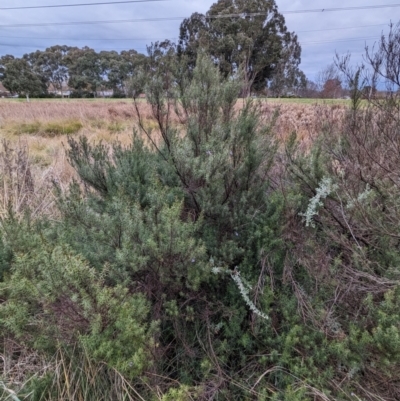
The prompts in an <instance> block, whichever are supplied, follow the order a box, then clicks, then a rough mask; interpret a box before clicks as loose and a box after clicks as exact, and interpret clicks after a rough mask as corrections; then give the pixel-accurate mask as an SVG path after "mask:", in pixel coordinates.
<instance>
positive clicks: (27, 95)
mask: <svg viewBox="0 0 400 401" xmlns="http://www.w3.org/2000/svg"><path fill="white" fill-rule="evenodd" d="M26 101H27V102H28V103H29V93H27V94H26Z"/></svg>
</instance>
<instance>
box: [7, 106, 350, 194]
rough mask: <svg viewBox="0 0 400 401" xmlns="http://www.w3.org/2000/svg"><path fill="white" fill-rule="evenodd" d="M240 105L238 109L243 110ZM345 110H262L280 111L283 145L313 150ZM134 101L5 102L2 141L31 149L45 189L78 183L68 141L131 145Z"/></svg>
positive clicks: (147, 113)
mask: <svg viewBox="0 0 400 401" xmlns="http://www.w3.org/2000/svg"><path fill="white" fill-rule="evenodd" d="M241 102H242V101H239V102H238V105H237V108H238V109H239V108H240V107H241ZM138 107H139V110H140V113H141V114H142V116H143V121H144V125H145V127H146V128H151V129H152V130H153V132H154V131H155V132H156V131H157V123H156V122H155V121H154V120H153V119H152V117H151V107H150V105H149V104H148V103H146V102H145V101H141V102H139V103H138ZM345 107H346V106H345V105H344V104H332V105H326V104H321V103H319V104H300V103H296V102H293V103H288V102H287V101H286V102H278V101H273V102H271V101H269V100H267V101H262V102H260V108H261V112H262V114H263V116H265V118H267V119H268V118H271V117H272V116H273V115H274V113H276V112H277V111H279V117H278V119H277V122H276V127H275V133H276V135H278V138H279V140H281V141H283V142H284V141H286V139H287V138H288V137H289V136H290V134H292V133H293V132H295V133H296V135H297V138H298V139H299V141H300V143H301V144H302V145H303V146H304V147H305V148H309V147H310V144H311V143H312V142H313V141H314V140H315V138H316V137H317V136H318V135H319V133H320V132H321V130H322V126H321V124H322V123H321V121H327V120H329V121H333V120H335V121H339V120H340V119H341V118H342V116H343V112H344V110H345ZM135 116H136V114H135V110H134V106H133V104H132V101H131V100H114V101H104V100H82V99H63V100H37V101H35V100H34V101H32V102H30V103H27V102H19V101H13V100H11V101H10V100H6V99H1V100H0V140H4V139H6V140H7V141H8V142H9V143H10V144H11V145H12V146H14V147H19V148H20V147H21V146H22V145H21V144H23V147H25V148H26V152H27V154H29V161H30V169H31V172H32V175H33V180H34V182H35V183H39V184H35V185H36V186H37V185H40V186H41V187H44V185H45V184H48V181H49V180H50V179H56V180H57V181H59V182H60V184H61V185H67V183H68V182H69V181H70V180H71V178H72V177H73V174H74V172H73V170H72V168H71V167H70V166H69V165H68V163H67V160H66V157H65V147H66V143H67V141H66V136H67V135H84V136H86V137H87V138H88V139H89V141H90V142H97V141H103V142H106V143H111V142H113V141H114V140H118V141H120V142H121V143H122V144H126V145H127V144H129V143H130V141H131V135H132V131H133V128H134V127H135V126H136V124H137V119H136V117H135Z"/></svg>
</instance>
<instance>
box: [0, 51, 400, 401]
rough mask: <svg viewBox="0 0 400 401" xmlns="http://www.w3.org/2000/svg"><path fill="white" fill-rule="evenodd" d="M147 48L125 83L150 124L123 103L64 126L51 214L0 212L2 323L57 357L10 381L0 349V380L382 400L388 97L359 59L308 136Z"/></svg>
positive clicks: (389, 185)
mask: <svg viewBox="0 0 400 401" xmlns="http://www.w3.org/2000/svg"><path fill="white" fill-rule="evenodd" d="M155 50H157V49H155ZM153 54H154V58H150V60H151V62H152V63H153V64H152V66H151V68H149V69H148V70H143V71H142V73H141V74H138V75H137V77H136V78H135V80H134V81H132V83H131V87H132V92H133V93H134V94H135V93H140V90H141V89H143V86H144V88H145V90H146V93H147V99H148V101H149V103H150V105H151V109H152V113H153V117H154V119H155V121H156V122H157V129H151V128H149V127H148V125H146V124H144V116H142V115H140V112H139V107H136V108H135V109H136V111H137V113H138V116H137V117H138V121H139V124H138V127H137V131H135V133H134V135H133V137H132V143H131V145H130V146H128V147H123V146H122V145H121V144H119V143H115V144H114V145H113V146H112V147H108V146H106V145H104V144H102V143H100V144H94V145H93V144H89V142H88V141H87V139H86V138H80V139H79V140H75V139H69V145H70V146H69V150H68V157H69V161H70V163H71V165H72V166H73V167H74V169H75V170H76V172H77V177H78V179H77V180H76V181H74V182H73V183H72V184H71V185H70V187H69V190H68V191H63V190H62V189H61V188H59V187H57V186H56V188H55V193H56V196H57V202H58V211H59V216H58V218H57V220H56V221H54V220H46V219H44V218H41V219H35V220H33V219H32V218H31V216H30V214H29V211H27V212H26V213H25V217H24V218H22V219H15V218H14V217H13V212H12V210H10V216H9V217H5V218H3V219H2V221H1V229H2V231H1V232H2V240H1V243H0V279H1V282H0V302H1V303H0V328H1V333H2V334H1V335H2V337H3V339H4V340H5V343H6V340H7V341H11V340H12V341H14V342H15V343H18V344H20V345H21V346H22V347H24V349H27V350H31V352H36V353H38V354H39V355H40V358H43V359H45V360H47V361H49V363H55V362H54V361H59V360H60V355H62V358H61V359H62V360H63V361H68V363H69V365H68V366H69V367H70V368H69V369H66V370H64V374H60V375H59V376H57V374H59V372H60V370H57V369H55V370H54V371H51V372H46V373H45V374H44V373H40V372H37V373H36V375H34V377H33V378H31V379H29V377H28V376H29V375H28V374H26V375H25V376H26V377H25V379H26V381H25V382H21V381H18V380H16V379H15V377H14V376H13V375H12V374H11V373H10V372H13V371H14V370H13V369H8V370H7V368H6V362H3V365H2V371H3V373H2V380H3V381H1V382H0V384H2V385H3V389H4V394H5V396H6V395H7V394H9V393H7V391H8V392H10V391H16V392H17V393H18V392H19V393H20V394H23V395H25V396H26V397H27V398H26V399H32V400H33V399H49V400H50V399H71V400H72V399H74V398H73V396H72V395H71V394H72V393H71V392H69V393H68V392H66V390H65V389H70V387H69V386H70V384H69V380H68V377H69V375H70V374H71V372H72V371H73V370H74V369H79V366H81V367H82V368H83V369H86V368H87V369H88V371H89V372H92V373H93V370H91V369H92V367H93V366H97V367H98V370H97V372H98V377H100V378H101V380H100V381H97V379H96V380H95V379H91V381H90V385H89V382H85V381H84V380H83V381H82V383H81V382H80V381H79V385H78V384H76V383H75V384H74V386H75V387H74V391H75V393H74V394H84V390H85V389H86V390H87V391H88V393H87V394H89V393H90V394H99V392H98V389H99V388H100V387H101V388H107V391H106V390H104V391H103V393H104V394H107V396H108V397H109V398H108V399H115V400H119V399H138V400H143V399H146V400H151V399H154V400H156V399H159V400H164V401H166V400H194V399H197V400H212V399H218V400H232V399H238V400H239V399H243V400H245V399H247V400H287V401H289V400H290V401H293V400H299V401H300V400H302V401H303V400H304V401H305V400H352V399H360V400H361V399H363V400H392V399H397V398H398V397H399V396H400V377H399V374H398V372H399V371H400V370H399V368H400V366H399V365H400V326H399V310H400V308H399V307H400V287H399V275H400V271H399V267H398V266H399V261H400V254H399V251H398V238H399V234H398V221H399V218H400V216H399V201H398V199H400V197H399V195H400V194H399V192H397V191H399V185H398V170H399V169H398V166H399V163H398V161H399V160H398V154H399V152H397V147H398V146H399V145H400V142H399V139H398V138H399V135H398V134H399V118H398V102H397V100H396V99H394V98H393V97H390V98H389V99H387V100H379V101H378V102H376V103H374V102H372V101H371V102H368V106H367V107H365V104H361V103H360V102H359V101H358V100H357V99H358V97H357V96H358V95H359V93H361V91H362V88H360V87H359V86H360V85H359V73H357V74H356V76H355V77H354V81H353V84H354V91H353V92H354V102H353V106H352V108H350V109H349V110H348V112H347V114H346V116H345V117H344V119H343V121H342V124H341V125H340V126H338V125H337V124H333V123H332V122H330V121H329V120H326V121H324V124H321V127H323V128H322V132H321V135H320V137H319V138H318V140H317V141H316V142H315V143H314V144H313V145H312V147H311V149H307V151H304V149H302V148H301V147H299V146H298V144H297V141H296V138H295V134H293V136H292V138H291V140H290V141H288V142H286V143H282V142H279V141H278V139H277V137H276V135H275V134H274V132H275V131H274V121H275V119H274V118H272V119H270V120H266V119H265V118H264V117H263V116H262V115H261V113H260V110H259V107H258V104H257V103H256V102H252V101H244V102H242V101H241V100H240V101H238V100H237V97H238V94H239V92H240V88H241V87H240V83H238V82H239V81H236V80H233V79H229V80H224V79H222V78H221V76H220V75H219V72H218V71H217V69H216V68H215V67H214V66H213V64H212V62H211V61H210V60H209V59H208V58H207V57H206V56H204V55H200V56H199V59H198V61H197V63H196V67H195V69H194V71H193V76H192V77H191V79H190V80H189V78H188V77H187V76H185V72H184V71H183V70H182V69H180V67H179V65H178V64H176V63H175V61H173V60H172V61H171V59H168V54H166V55H162V54H161V55H160V53H157V51H154V52H153ZM393 96H394V95H393ZM135 105H136V106H137V104H136V99H134V106H135ZM177 121H178V122H177ZM60 353H61V354H60ZM4 355H5V356H6V357H7V360H9V361H10V362H7V364H8V365H7V366H15V364H16V363H17V362H18V361H19V360H20V358H21V356H20V355H18V353H17V352H11V351H8V353H7V352H6V349H5V351H4ZM55 355H56V356H55ZM57 355H58V357H57ZM82 355H84V357H82ZM80 359H82V361H81V362H80ZM4 360H6V358H4ZM65 363H67V362H65ZM63 366H64V365H63ZM96 369H97V368H96ZM57 372H58V373H57ZM117 372H118V373H117ZM57 377H58V379H57ZM79 377H80V380H81V379H82V376H79ZM88 377H92V378H93V377H96V374H94V376H93V375H92V376H91V375H88ZM116 377H119V378H120V379H118V380H119V381H118V380H117V379H116ZM57 380H58V381H57ZM55 382H57V383H58V384H57V386H54V385H53V386H50V385H49V383H55ZM96 383H97V384H96ZM105 383H107V384H105ZM94 385H96V386H100V387H97V390H96V389H93V388H92V387H90V386H94ZM88 386H89V387H88ZM91 388H92V389H91ZM50 389H52V390H51V391H50ZM88 389H89V390H88ZM90 389H91V390H90ZM86 390H85V391H86ZM0 391H2V390H1V389H0ZM96 391H97V392H96ZM17 393H12V394H17ZM0 394H1V393H0ZM10 394H11V393H10ZM35 397H36V398H35ZM68 397H69V398H68ZM84 399H91V398H89V396H87V398H84Z"/></svg>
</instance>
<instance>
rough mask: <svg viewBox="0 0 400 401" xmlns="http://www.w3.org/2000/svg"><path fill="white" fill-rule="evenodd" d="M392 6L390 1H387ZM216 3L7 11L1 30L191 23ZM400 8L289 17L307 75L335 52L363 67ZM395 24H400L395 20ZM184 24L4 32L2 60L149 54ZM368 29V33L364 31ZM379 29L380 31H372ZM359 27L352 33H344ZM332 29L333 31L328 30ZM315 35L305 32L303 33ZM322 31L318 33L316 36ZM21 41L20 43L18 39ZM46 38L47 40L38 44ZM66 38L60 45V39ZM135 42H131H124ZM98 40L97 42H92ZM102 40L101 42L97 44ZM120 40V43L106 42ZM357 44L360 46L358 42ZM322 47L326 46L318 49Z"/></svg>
mask: <svg viewBox="0 0 400 401" xmlns="http://www.w3.org/2000/svg"><path fill="white" fill-rule="evenodd" d="M78 2H79V0H32V1H30V2H29V5H32V6H34V5H43V4H57V3H58V4H60V3H71V4H72V3H78ZM388 2H390V0H388ZM1 3H2V6H3V7H7V6H9V7H11V6H23V5H26V2H25V1H24V0H18V1H17V0H2V1H1ZM213 3H214V1H213V0H202V1H198V0H197V1H196V0H171V1H166V2H154V3H138V4H124V5H123V4H119V5H103V6H98V7H76V8H75V7H74V8H58V9H54V8H52V9H42V10H21V11H17V10H9V11H3V12H2V18H1V22H0V25H8V24H23V23H26V24H29V23H48V22H69V21H99V20H123V19H141V18H164V17H188V16H190V15H191V14H192V13H193V12H196V11H197V12H202V13H204V12H206V11H207V10H208V9H209V7H210V6H211V5H212V4H213ZM277 4H278V7H279V10H280V11H286V10H304V9H314V8H321V9H328V8H334V7H348V6H351V7H357V6H368V5H376V4H379V1H378V0H352V2H351V4H349V2H347V1H346V2H345V1H340V2H339V1H334V0H320V1H314V2H310V1H306V0H295V1H293V0H277ZM399 11H400V8H389V9H374V10H357V11H340V12H320V13H316V14H314V13H313V14H311V13H310V14H288V15H285V18H286V23H287V26H288V29H289V30H290V31H294V32H296V33H298V37H299V41H300V43H301V44H302V48H303V52H302V65H301V68H302V69H303V70H304V72H305V73H306V75H307V76H308V77H309V78H310V79H314V77H315V76H316V74H317V73H318V71H320V70H321V69H322V68H323V67H325V66H326V65H327V64H329V63H331V62H332V60H333V57H334V55H335V52H337V53H339V54H345V53H347V52H350V53H352V55H353V56H352V59H353V61H354V62H357V61H361V59H362V55H363V53H364V47H365V45H368V46H372V45H373V43H374V42H376V41H377V40H378V39H379V37H380V35H381V33H382V31H384V32H387V31H388V24H389V22H390V20H391V19H393V16H395V15H398V14H399ZM393 22H397V20H394V21H393ZM179 25H180V21H147V22H137V23H117V24H104V25H75V26H62V25H60V26H45V27H21V28H0V54H7V53H9V54H14V55H16V56H21V55H22V54H24V53H27V52H31V51H34V50H36V49H43V48H45V47H48V46H51V45H55V44H67V45H74V46H79V47H81V46H85V45H87V46H90V47H93V48H94V49H96V50H98V51H99V50H105V49H107V50H110V49H115V50H118V51H120V50H123V49H132V48H133V49H136V50H138V51H139V52H143V53H145V51H146V44H150V43H151V42H152V41H153V42H154V41H156V40H163V39H171V40H176V39H177V36H178V34H179ZM365 25H368V26H367V27H361V26H365ZM370 25H377V26H370ZM350 27H360V28H352V29H340V28H350ZM328 29H334V30H328ZM311 30H312V31H315V32H305V31H311ZM317 30H319V31H317ZM16 37H21V38H16ZM39 38H47V39H39ZM58 38H62V39H58ZM127 38H133V39H132V40H131V41H128V40H121V39H127ZM93 39H97V40H93ZM98 39H103V40H98ZM104 39H116V40H113V41H111V40H104ZM354 39H356V40H354ZM320 42H323V43H320Z"/></svg>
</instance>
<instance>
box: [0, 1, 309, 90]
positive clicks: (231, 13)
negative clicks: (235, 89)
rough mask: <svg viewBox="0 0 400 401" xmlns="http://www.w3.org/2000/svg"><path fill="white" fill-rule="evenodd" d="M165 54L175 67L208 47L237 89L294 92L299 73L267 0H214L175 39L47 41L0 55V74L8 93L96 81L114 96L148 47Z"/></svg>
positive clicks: (301, 80)
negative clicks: (121, 44)
mask: <svg viewBox="0 0 400 401" xmlns="http://www.w3.org/2000/svg"><path fill="white" fill-rule="evenodd" d="M160 49H162V52H161V53H162V54H164V55H165V54H168V57H169V58H170V57H171V56H173V57H174V58H175V59H177V60H178V61H179V62H180V64H181V66H182V68H183V69H186V70H187V71H189V72H190V71H193V70H194V68H195V65H196V60H197V57H198V55H199V53H206V54H208V55H209V56H210V57H211V59H212V60H213V63H214V64H215V65H216V66H218V67H219V70H220V72H221V74H222V75H223V76H224V77H225V78H226V77H228V76H230V77H235V76H240V77H241V81H242V88H241V94H242V96H245V97H246V96H249V95H250V94H252V93H264V94H266V93H267V92H268V93H269V94H271V95H273V96H284V95H287V94H291V93H298V92H299V91H300V90H302V89H304V88H306V86H307V79H306V77H305V75H304V73H303V72H302V71H301V70H300V68H299V65H300V62H301V46H300V44H299V42H298V38H297V35H296V34H295V33H293V32H290V31H289V30H288V29H287V27H286V24H285V19H284V17H283V16H282V14H280V13H279V12H278V7H277V5H276V3H275V1H270V0H252V1H243V0H241V1H233V0H219V1H218V2H216V3H215V4H213V5H212V6H211V8H210V9H209V11H207V13H206V14H200V13H194V14H192V16H191V17H189V18H187V19H185V20H184V21H183V22H182V24H181V26H180V29H179V40H178V42H177V43H172V42H170V41H168V40H166V41H162V42H156V43H155V44H151V45H150V46H149V47H148V55H147V56H145V55H143V54H140V53H138V52H137V51H136V50H127V51H122V52H120V53H118V52H116V51H100V52H96V51H95V50H94V49H92V48H90V47H87V46H85V47H83V48H78V47H71V46H66V45H64V46H60V45H57V46H51V47H49V48H47V49H46V50H44V51H41V50H37V51H35V52H32V53H29V54H25V55H24V56H23V57H21V58H17V57H14V56H12V55H5V56H3V57H1V58H0V80H1V81H2V83H3V85H4V87H5V88H6V89H7V90H9V91H10V92H12V93H17V94H19V95H24V96H27V97H29V96H45V95H47V94H49V92H51V91H53V92H54V91H56V92H59V93H60V94H61V93H62V90H63V87H64V86H66V85H68V87H69V88H70V89H71V90H72V91H73V95H74V96H96V93H97V91H98V90H99V89H108V90H112V92H113V95H114V96H125V95H126V94H127V93H128V92H129V90H128V89H129V88H128V87H129V80H130V78H132V77H133V76H134V75H135V74H136V73H137V72H138V71H139V70H140V69H148V68H151V65H149V63H150V64H151V54H153V53H158V54H159V55H160V54H161V53H160Z"/></svg>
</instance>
